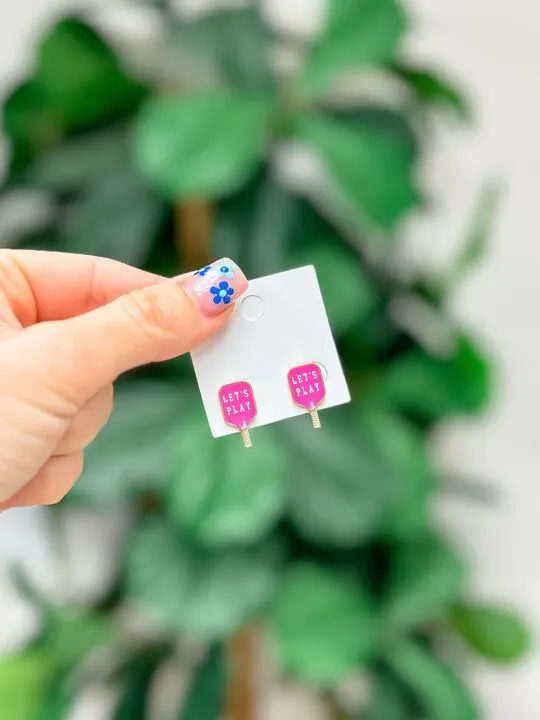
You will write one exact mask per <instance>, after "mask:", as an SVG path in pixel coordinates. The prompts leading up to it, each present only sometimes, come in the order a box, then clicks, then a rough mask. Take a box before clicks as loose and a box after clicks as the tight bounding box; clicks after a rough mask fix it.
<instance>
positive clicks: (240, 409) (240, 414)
mask: <svg viewBox="0 0 540 720" xmlns="http://www.w3.org/2000/svg"><path fill="white" fill-rule="evenodd" d="M219 404H220V407H221V412H222V415H223V420H224V421H225V422H226V423H227V425H231V427H234V428H236V429H237V430H238V432H239V433H240V435H241V436H242V440H243V441H244V447H246V448H250V447H252V443H251V437H250V435H249V426H250V425H251V423H252V422H253V421H254V420H255V418H256V416H257V405H256V403H255V396H254V394H253V388H252V387H251V385H250V384H249V383H248V382H245V381H244V380H242V381H240V382H235V383H231V384H230V385H224V386H223V387H222V388H221V389H220V391H219Z"/></svg>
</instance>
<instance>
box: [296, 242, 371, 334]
mask: <svg viewBox="0 0 540 720" xmlns="http://www.w3.org/2000/svg"><path fill="white" fill-rule="evenodd" d="M292 260H293V264H294V265H299V266H300V265H314V266H315V269H316V271H317V277H318V279H319V284H320V286H321V291H322V295H323V298H324V304H325V307H326V312H327V314H328V319H329V320H330V325H331V326H332V330H333V331H334V334H335V335H342V334H344V333H346V332H347V331H348V330H350V329H351V328H352V327H354V326H355V325H356V324H357V323H359V322H362V321H363V320H364V319H365V318H366V317H367V315H368V314H369V313H370V312H371V310H372V309H373V308H374V306H375V302H376V300H377V289H376V287H375V286H374V284H373V282H372V281H371V279H370V277H369V276H368V274H367V273H366V271H365V269H364V268H363V267H362V265H361V263H360V260H359V259H358V257H357V255H355V254H354V253H352V252H351V251H349V250H347V249H346V248H345V247H344V245H343V244H342V243H341V241H340V238H339V237H337V236H336V237H328V238H313V240H312V242H311V245H310V247H309V248H306V249H302V250H300V251H297V252H295V253H293V256H292Z"/></svg>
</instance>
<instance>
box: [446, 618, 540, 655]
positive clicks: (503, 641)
mask: <svg viewBox="0 0 540 720" xmlns="http://www.w3.org/2000/svg"><path fill="white" fill-rule="evenodd" d="M450 620H451V623H452V627H453V628H454V630H455V631H456V632H457V633H459V634H460V635H461V636H462V637H463V638H464V639H465V640H466V641H467V642H468V644H469V645H470V646H471V647H472V648H473V649H474V650H476V652H478V653H479V654H480V655H482V656H483V657H485V658H487V659H488V660H491V661H492V662H498V663H511V662H516V661H517V660H520V659H521V658H522V657H523V656H524V655H525V654H526V653H527V652H528V650H529V649H530V646H531V638H530V634H529V630H528V628H527V627H526V625H525V623H524V622H523V620H522V619H521V618H520V617H519V616H518V615H516V614H515V613H512V612H509V611H508V610H501V609H499V608H494V607H488V606H482V605H455V606H454V607H453V608H452V611H451V614H450Z"/></svg>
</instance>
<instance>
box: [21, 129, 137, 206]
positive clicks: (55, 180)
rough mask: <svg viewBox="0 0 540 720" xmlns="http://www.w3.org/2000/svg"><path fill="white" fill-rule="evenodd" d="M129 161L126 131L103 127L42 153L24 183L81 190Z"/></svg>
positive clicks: (62, 190) (56, 190)
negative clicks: (103, 128)
mask: <svg viewBox="0 0 540 720" xmlns="http://www.w3.org/2000/svg"><path fill="white" fill-rule="evenodd" d="M128 162H129V143H128V135H127V132H126V131H125V130H123V129H118V128H115V129H113V130H104V131H103V130H102V131H100V132H94V133H87V134H84V135H81V136H78V137H76V138H72V139H70V140H67V141H66V142H64V143H63V144H62V145H59V146H58V147H55V148H52V149H50V150H48V151H46V152H43V153H42V154H40V156H39V157H38V158H37V159H36V161H35V162H34V163H33V164H32V166H31V167H30V168H29V170H28V172H27V173H25V176H24V180H25V183H28V184H29V185H32V186H34V187H38V188H40V189H43V190H46V191H48V192H52V193H79V192H81V191H83V190H84V189H86V188H87V187H88V186H90V187H91V186H95V185H96V184H99V183H100V182H102V181H103V179H104V178H105V177H107V175H108V174H109V173H110V172H111V171H112V170H114V169H116V168H118V167H121V166H124V165H126V164H127V163H128Z"/></svg>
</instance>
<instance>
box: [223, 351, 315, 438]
mask: <svg viewBox="0 0 540 720" xmlns="http://www.w3.org/2000/svg"><path fill="white" fill-rule="evenodd" d="M287 382H288V384H289V390H290V393H291V398H292V400H293V402H294V403H295V405H298V406H299V407H301V408H303V409H304V410H306V411H307V412H308V413H309V414H310V416H311V420H312V423H313V427H314V428H315V429H319V428H320V427H321V421H320V419H319V413H318V411H317V408H318V407H319V406H320V405H321V403H322V402H323V400H324V398H325V396H326V386H325V384H324V378H323V374H322V370H321V366H320V365H317V363H310V364H309V365H299V366H298V367H294V368H292V369H291V370H289V372H288V373H287ZM219 404H220V407H221V412H222V414H223V419H224V421H225V422H226V423H227V425H231V426H232V427H234V428H236V429H237V430H238V431H239V433H240V435H241V436H242V440H243V441H244V447H247V448H249V447H251V445H252V444H251V438H250V435H249V426H250V425H251V423H252V422H253V421H254V420H255V418H256V417H257V403H256V401H255V394H254V392H253V388H252V387H251V385H250V384H249V383H248V382H246V381H244V380H242V381H240V382H235V383H231V384H229V385H224V386H223V387H222V388H221V389H220V391H219Z"/></svg>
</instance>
